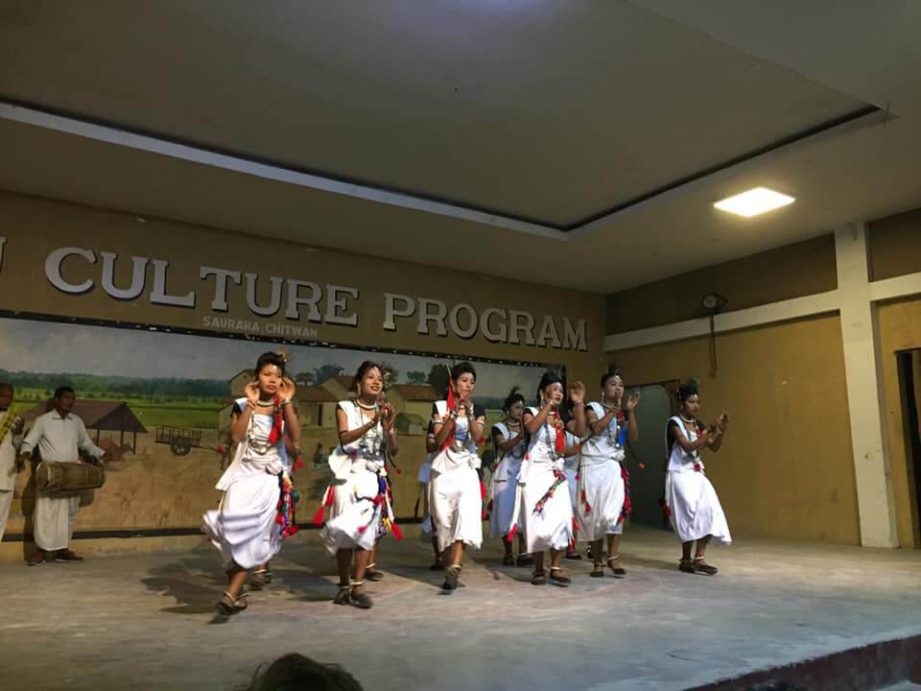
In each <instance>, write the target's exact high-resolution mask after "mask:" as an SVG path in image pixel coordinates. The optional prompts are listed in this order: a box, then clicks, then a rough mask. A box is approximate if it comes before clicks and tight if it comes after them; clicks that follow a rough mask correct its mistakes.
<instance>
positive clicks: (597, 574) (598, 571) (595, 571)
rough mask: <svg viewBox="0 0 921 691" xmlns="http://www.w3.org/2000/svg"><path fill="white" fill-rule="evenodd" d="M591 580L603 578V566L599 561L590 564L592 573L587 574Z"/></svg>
mask: <svg viewBox="0 0 921 691" xmlns="http://www.w3.org/2000/svg"><path fill="white" fill-rule="evenodd" d="M589 576H591V577H592V578H604V565H603V564H602V563H601V562H600V561H596V562H595V563H594V564H592V572H591V573H590V574H589Z"/></svg>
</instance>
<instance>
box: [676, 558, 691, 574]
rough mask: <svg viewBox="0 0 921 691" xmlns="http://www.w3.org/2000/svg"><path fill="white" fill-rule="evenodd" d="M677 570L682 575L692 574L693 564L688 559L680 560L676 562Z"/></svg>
mask: <svg viewBox="0 0 921 691" xmlns="http://www.w3.org/2000/svg"><path fill="white" fill-rule="evenodd" d="M678 570H679V571H681V572H682V573H694V562H693V561H691V560H690V559H682V560H681V561H680V562H678Z"/></svg>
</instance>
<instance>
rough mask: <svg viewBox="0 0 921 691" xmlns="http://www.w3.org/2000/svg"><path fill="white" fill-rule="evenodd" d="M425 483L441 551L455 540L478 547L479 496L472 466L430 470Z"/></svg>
mask: <svg viewBox="0 0 921 691" xmlns="http://www.w3.org/2000/svg"><path fill="white" fill-rule="evenodd" d="M429 487H430V489H431V494H430V498H431V505H430V506H431V510H432V522H433V523H434V525H435V535H436V537H437V538H438V549H439V550H441V551H443V550H445V549H447V548H448V547H449V546H450V545H452V544H453V543H455V542H458V541H460V542H463V543H464V544H465V545H467V546H468V547H473V548H475V549H479V548H480V545H482V544H483V516H482V511H483V497H482V496H481V494H480V476H479V475H477V472H476V470H474V469H473V468H471V467H470V466H467V465H462V466H460V467H458V468H455V469H454V470H449V471H448V472H446V473H439V472H438V471H436V470H433V471H432V481H431V482H430V483H429Z"/></svg>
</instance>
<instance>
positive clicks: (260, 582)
mask: <svg viewBox="0 0 921 691" xmlns="http://www.w3.org/2000/svg"><path fill="white" fill-rule="evenodd" d="M271 582H272V572H271V571H269V570H268V569H259V570H258V571H253V573H252V575H251V576H250V578H249V585H250V587H251V588H252V589H253V590H262V589H263V588H264V587H265V586H267V585H268V584H269V583H271Z"/></svg>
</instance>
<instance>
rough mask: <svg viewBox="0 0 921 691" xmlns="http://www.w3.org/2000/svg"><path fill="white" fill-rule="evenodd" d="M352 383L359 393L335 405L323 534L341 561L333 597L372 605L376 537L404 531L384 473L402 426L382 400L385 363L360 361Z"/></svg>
mask: <svg viewBox="0 0 921 691" xmlns="http://www.w3.org/2000/svg"><path fill="white" fill-rule="evenodd" d="M352 385H353V386H354V387H355V388H356V390H357V391H358V397H357V398H356V399H355V400H354V401H351V400H347V401H340V402H339V406H338V408H337V409H336V421H337V423H338V427H339V446H337V447H336V450H335V451H334V452H333V453H331V454H330V456H329V466H330V468H331V469H332V471H333V476H334V479H333V482H332V484H331V485H330V488H329V489H328V490H327V497H326V501H325V502H324V503H325V504H327V505H329V504H330V503H332V512H331V515H330V519H329V521H328V522H327V523H326V526H325V527H324V528H323V530H322V531H321V532H320V537H321V539H322V540H323V541H324V543H325V544H326V549H327V551H328V552H329V553H330V554H331V555H334V556H335V557H336V562H337V565H338V567H339V592H338V593H336V597H335V598H333V602H334V603H336V604H337V605H354V606H355V607H358V608H360V609H370V608H371V606H372V604H373V603H372V601H371V598H370V597H368V595H367V593H366V592H365V588H364V579H365V576H366V573H367V569H368V567H369V565H370V566H373V565H372V564H371V561H372V560H373V558H374V557H373V554H374V550H375V548H376V544H377V541H378V539H379V538H380V537H383V536H384V535H385V534H386V533H387V532H392V533H393V534H394V537H397V538H398V539H399V538H400V537H402V535H401V534H400V532H399V528H397V526H396V524H395V523H394V522H393V509H392V507H391V503H390V493H389V488H388V484H387V480H386V478H385V477H384V472H385V471H384V463H385V454H386V453H389V454H390V455H391V456H395V455H396V454H397V451H398V446H397V432H396V428H395V427H394V422H395V415H394V413H393V408H392V407H391V406H390V404H388V403H382V402H381V401H380V394H381V392H382V391H383V387H384V378H383V373H382V371H381V367H380V365H378V364H377V363H375V362H370V361H366V362H363V363H361V366H360V367H359V368H358V371H357V372H356V373H355V378H354V379H353V384H352ZM330 493H331V494H330ZM330 500H332V501H331V502H330ZM353 562H354V564H353ZM353 567H354V570H353ZM350 576H352V577H351V578H350ZM375 580H376V579H375Z"/></svg>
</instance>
